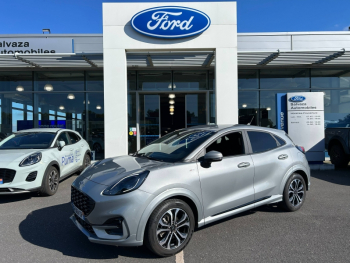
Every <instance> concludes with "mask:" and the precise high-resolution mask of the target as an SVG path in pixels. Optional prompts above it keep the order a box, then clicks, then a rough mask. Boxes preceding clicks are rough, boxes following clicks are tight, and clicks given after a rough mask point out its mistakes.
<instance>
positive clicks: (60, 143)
mask: <svg viewBox="0 0 350 263" xmlns="http://www.w3.org/2000/svg"><path fill="white" fill-rule="evenodd" d="M65 145H66V143H65V142H64V141H59V142H58V149H59V150H62V148H63V147H64V146H65Z"/></svg>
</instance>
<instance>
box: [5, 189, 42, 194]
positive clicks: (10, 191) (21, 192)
mask: <svg viewBox="0 0 350 263" xmlns="http://www.w3.org/2000/svg"><path fill="white" fill-rule="evenodd" d="M1 189H7V190H8V192H1ZM39 189H40V187H38V188H32V189H28V190H24V189H20V188H12V187H0V195H14V194H24V193H31V192H35V191H38V190H39Z"/></svg>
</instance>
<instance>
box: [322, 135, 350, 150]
mask: <svg viewBox="0 0 350 263" xmlns="http://www.w3.org/2000/svg"><path fill="white" fill-rule="evenodd" d="M334 145H340V146H341V147H342V148H343V151H344V152H345V153H346V154H350V150H349V149H348V148H347V147H346V146H345V142H344V140H343V138H341V137H338V136H337V137H333V138H332V139H331V140H330V141H329V143H328V148H327V151H328V154H329V153H330V151H331V149H332V147H333V146H334Z"/></svg>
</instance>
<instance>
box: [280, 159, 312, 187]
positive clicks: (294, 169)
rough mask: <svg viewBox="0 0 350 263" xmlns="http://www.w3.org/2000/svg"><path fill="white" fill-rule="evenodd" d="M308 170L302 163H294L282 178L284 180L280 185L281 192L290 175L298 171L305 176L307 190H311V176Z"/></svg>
mask: <svg viewBox="0 0 350 263" xmlns="http://www.w3.org/2000/svg"><path fill="white" fill-rule="evenodd" d="M306 171H307V170H306V169H305V168H304V167H303V166H302V165H300V164H298V165H294V166H293V167H291V168H290V169H289V170H288V171H287V173H286V174H285V175H284V177H283V179H282V182H281V185H280V192H281V193H283V191H284V187H285V185H286V183H287V181H288V179H289V177H291V176H292V175H293V174H294V173H298V174H300V175H301V176H302V177H303V179H304V181H305V184H306V190H309V182H310V176H309V175H308V173H307V172H306Z"/></svg>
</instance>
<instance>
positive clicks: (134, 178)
mask: <svg viewBox="0 0 350 263" xmlns="http://www.w3.org/2000/svg"><path fill="white" fill-rule="evenodd" d="M148 174H149V171H142V172H140V173H135V174H132V175H129V176H127V177H125V178H123V179H121V180H120V181H118V182H117V183H115V184H113V185H111V186H109V187H108V188H107V189H106V190H104V191H103V194H104V195H121V194H126V193H129V192H131V191H134V190H136V189H137V188H139V187H140V186H141V185H142V184H143V182H144V181H145V180H146V178H147V176H148Z"/></svg>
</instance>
